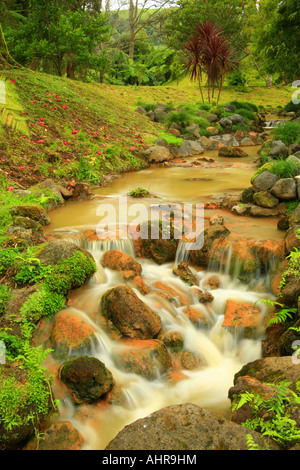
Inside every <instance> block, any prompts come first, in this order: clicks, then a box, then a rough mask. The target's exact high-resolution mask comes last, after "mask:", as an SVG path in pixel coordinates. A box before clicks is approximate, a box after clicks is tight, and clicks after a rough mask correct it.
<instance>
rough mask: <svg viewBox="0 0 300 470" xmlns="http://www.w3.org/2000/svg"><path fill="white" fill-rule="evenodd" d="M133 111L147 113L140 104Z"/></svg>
mask: <svg viewBox="0 0 300 470" xmlns="http://www.w3.org/2000/svg"><path fill="white" fill-rule="evenodd" d="M135 112H136V113H139V114H147V111H146V110H145V109H144V108H143V107H142V106H138V107H137V108H136V110H135Z"/></svg>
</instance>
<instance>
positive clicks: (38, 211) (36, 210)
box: [10, 204, 51, 225]
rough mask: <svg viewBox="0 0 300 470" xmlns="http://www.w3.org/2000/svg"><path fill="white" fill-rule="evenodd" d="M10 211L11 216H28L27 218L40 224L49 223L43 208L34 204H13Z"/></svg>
mask: <svg viewBox="0 0 300 470" xmlns="http://www.w3.org/2000/svg"><path fill="white" fill-rule="evenodd" d="M10 213H11V215H12V216H13V217H17V216H21V217H28V218H29V219H32V220H35V221H36V222H39V223H40V224H41V225H49V224H50V222H51V221H50V217H49V216H48V214H47V212H46V211H45V209H43V207H41V206H39V205H36V204H33V205H20V206H13V207H12V208H11V209H10Z"/></svg>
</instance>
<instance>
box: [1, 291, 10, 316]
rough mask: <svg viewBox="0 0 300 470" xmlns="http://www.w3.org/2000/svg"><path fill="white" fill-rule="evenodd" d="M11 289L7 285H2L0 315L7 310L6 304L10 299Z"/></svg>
mask: <svg viewBox="0 0 300 470" xmlns="http://www.w3.org/2000/svg"><path fill="white" fill-rule="evenodd" d="M10 296H11V291H10V289H9V288H8V287H7V286H4V285H0V315H2V314H3V313H4V312H5V306H6V304H7V302H8V301H9V299H10Z"/></svg>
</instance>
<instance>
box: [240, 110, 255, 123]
mask: <svg viewBox="0 0 300 470" xmlns="http://www.w3.org/2000/svg"><path fill="white" fill-rule="evenodd" d="M235 112H236V114H240V116H242V117H243V118H245V119H246V120H247V121H256V119H257V118H256V114H255V112H254V111H252V110H251V109H246V108H238V109H236V110H235Z"/></svg>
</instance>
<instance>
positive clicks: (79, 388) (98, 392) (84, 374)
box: [59, 356, 114, 404]
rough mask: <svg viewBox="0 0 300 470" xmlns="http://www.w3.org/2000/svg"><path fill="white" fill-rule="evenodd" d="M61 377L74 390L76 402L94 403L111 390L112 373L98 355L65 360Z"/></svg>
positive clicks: (60, 371) (60, 372)
mask: <svg viewBox="0 0 300 470" xmlns="http://www.w3.org/2000/svg"><path fill="white" fill-rule="evenodd" d="M59 377H60V379H61V380H62V382H64V384H66V385H67V387H68V388H69V389H70V390H71V392H72V397H73V399H74V401H75V403H78V404H80V403H93V402H95V401H97V400H99V399H101V398H103V396H105V395H106V394H107V393H108V392H110V391H111V389H112V387H113V385H114V378H113V375H112V373H111V372H110V371H109V370H108V369H107V368H106V366H105V364H103V362H101V361H99V359H97V358H96V357H90V356H78V357H76V358H74V359H71V360H70V361H67V362H65V363H64V364H63V365H62V366H61V368H60V370H59Z"/></svg>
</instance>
